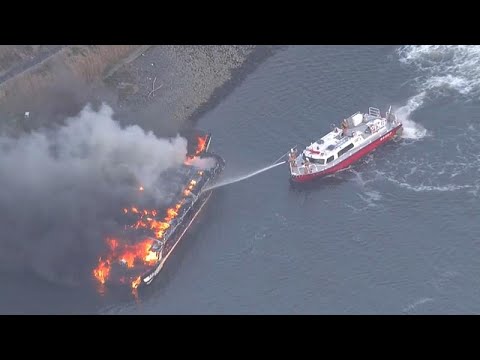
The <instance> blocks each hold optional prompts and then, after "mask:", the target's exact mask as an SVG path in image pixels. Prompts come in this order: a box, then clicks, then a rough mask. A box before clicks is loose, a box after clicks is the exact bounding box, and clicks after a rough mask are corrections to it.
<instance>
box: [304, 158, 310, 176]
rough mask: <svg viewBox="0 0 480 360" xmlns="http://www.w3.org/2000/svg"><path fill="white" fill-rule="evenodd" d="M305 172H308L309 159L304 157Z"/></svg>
mask: <svg viewBox="0 0 480 360" xmlns="http://www.w3.org/2000/svg"><path fill="white" fill-rule="evenodd" d="M305 172H306V173H307V174H310V160H308V158H306V159H305Z"/></svg>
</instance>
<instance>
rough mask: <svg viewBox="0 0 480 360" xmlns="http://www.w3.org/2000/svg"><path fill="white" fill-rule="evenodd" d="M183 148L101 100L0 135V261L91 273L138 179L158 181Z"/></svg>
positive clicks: (65, 275)
mask: <svg viewBox="0 0 480 360" xmlns="http://www.w3.org/2000/svg"><path fill="white" fill-rule="evenodd" d="M186 154H187V141H186V139H184V138H181V137H176V138H173V139H169V140H168V139H160V138H157V137H156V136H155V135H154V134H153V133H151V132H145V131H143V130H142V129H141V128H140V127H138V126H136V125H135V126H128V127H125V128H122V127H120V125H119V124H118V123H117V122H115V121H114V120H113V111H112V109H111V108H110V107H109V106H107V105H105V104H103V105H102V106H101V107H100V109H99V111H93V110H92V108H91V107H90V106H86V107H85V108H84V109H83V110H82V111H81V112H80V113H79V115H78V116H75V117H73V118H70V119H67V121H66V123H65V125H63V126H60V127H57V128H55V129H53V130H52V129H51V130H41V131H36V132H32V133H29V134H23V135H21V136H20V137H18V138H9V137H5V136H3V137H0V172H1V176H0V212H1V214H2V216H0V226H1V228H2V236H1V238H0V260H1V264H2V265H5V266H10V267H18V266H23V265H25V266H27V267H30V268H33V269H34V270H35V271H36V272H37V273H38V274H40V275H42V276H44V277H46V278H48V279H50V280H52V281H60V282H65V283H72V282H75V281H76V280H78V278H79V273H81V272H82V271H84V270H85V271H87V272H88V274H90V272H89V269H91V268H90V267H89V265H90V264H89V261H90V260H92V261H93V260H96V259H97V256H98V253H99V249H100V247H102V246H103V239H104V236H105V235H106V234H108V233H109V232H110V231H114V230H116V228H117V227H119V224H118V223H117V221H116V216H117V214H118V213H119V211H120V209H121V208H122V206H124V205H125V204H128V203H130V202H131V201H132V198H133V197H135V196H138V191H137V189H138V185H139V184H141V185H143V186H144V187H145V189H149V188H153V189H155V188H158V187H157V186H156V182H157V181H158V179H159V176H160V175H161V173H162V172H163V171H164V170H166V169H168V168H171V167H175V166H178V165H180V164H182V163H183V161H184V159H185V156H186ZM145 193H147V191H145ZM157 195H158V192H157Z"/></svg>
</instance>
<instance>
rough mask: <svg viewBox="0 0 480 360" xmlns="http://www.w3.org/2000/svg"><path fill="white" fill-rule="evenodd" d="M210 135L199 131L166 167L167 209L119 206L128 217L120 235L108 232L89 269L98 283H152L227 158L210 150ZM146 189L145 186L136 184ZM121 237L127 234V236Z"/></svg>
mask: <svg viewBox="0 0 480 360" xmlns="http://www.w3.org/2000/svg"><path fill="white" fill-rule="evenodd" d="M210 141H211V135H210V134H206V135H205V136H197V141H196V148H195V149H194V151H193V153H189V155H187V158H186V159H185V162H184V164H183V165H182V166H180V167H178V168H175V169H172V170H170V171H167V172H166V174H165V176H166V179H164V180H166V181H165V183H167V184H169V186H170V187H171V188H173V191H171V194H172V196H171V198H170V199H168V200H167V202H168V203H169V204H170V206H169V207H166V208H165V209H140V208H138V207H130V208H125V209H123V211H122V212H123V215H124V216H125V217H126V218H127V219H129V220H130V221H129V222H128V223H129V225H128V226H126V229H125V233H124V235H123V236H122V241H120V240H119V239H118V238H108V239H106V243H107V246H108V254H107V255H106V256H103V257H101V258H100V259H99V262H98V265H97V267H96V268H95V269H94V270H93V275H94V277H95V279H96V280H97V281H98V282H99V283H100V284H101V285H120V284H125V285H128V286H131V287H132V289H134V290H135V289H137V288H138V287H140V286H141V285H148V284H150V283H151V282H152V281H153V279H154V278H155V276H156V275H158V274H159V272H160V270H161V269H162V267H163V266H164V263H165V261H166V260H167V258H168V257H169V256H170V255H171V254H172V252H173V250H174V249H175V247H176V246H177V245H178V243H179V242H180V240H181V239H182V237H183V236H184V235H185V233H186V232H187V230H188V229H189V227H190V226H191V224H192V223H193V222H194V220H195V219H196V217H197V216H198V214H199V213H200V211H201V209H202V208H203V207H204V206H205V204H206V203H207V201H208V200H209V198H210V196H211V195H212V191H213V190H208V191H202V189H204V188H205V186H206V185H208V184H211V183H212V182H213V181H214V180H215V179H216V178H217V177H218V175H219V174H220V173H221V172H222V170H223V168H224V166H225V162H224V160H223V159H222V158H221V157H220V156H218V155H217V154H215V153H212V152H208V148H209V146H210ZM203 160H205V161H208V162H209V164H210V165H209V166H208V167H205V168H202V169H199V168H198V167H196V166H193V163H194V162H195V161H203ZM139 190H140V191H144V189H143V187H140V188H139ZM125 239H128V241H127V240H125Z"/></svg>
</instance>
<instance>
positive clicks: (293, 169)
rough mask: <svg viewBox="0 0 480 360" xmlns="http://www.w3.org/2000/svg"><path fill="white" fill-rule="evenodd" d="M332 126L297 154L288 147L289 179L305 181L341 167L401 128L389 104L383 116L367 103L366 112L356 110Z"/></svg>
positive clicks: (365, 153) (373, 148)
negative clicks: (339, 125)
mask: <svg viewBox="0 0 480 360" xmlns="http://www.w3.org/2000/svg"><path fill="white" fill-rule="evenodd" d="M332 127H333V130H332V131H330V132H329V133H328V134H326V135H325V136H323V137H322V138H320V139H319V140H317V141H315V142H313V143H311V144H310V145H309V146H307V147H306V148H305V149H304V150H303V151H302V152H301V153H300V154H297V151H296V149H295V148H293V149H291V150H290V155H289V161H288V163H289V168H290V176H291V180H292V181H294V182H307V181H310V180H313V179H316V178H319V177H322V176H325V175H329V174H333V173H335V172H337V171H338V170H341V169H344V168H346V167H348V166H349V165H351V164H353V163H354V162H356V161H358V160H360V159H361V158H362V157H364V156H365V155H367V154H369V153H370V152H372V151H373V150H375V149H376V148H377V147H379V146H380V145H382V144H384V143H386V142H387V141H389V140H391V139H393V138H394V137H395V136H396V135H397V134H400V133H401V131H402V130H403V127H402V123H401V122H400V121H399V120H398V119H397V117H396V116H395V114H393V113H392V107H390V108H389V109H388V111H387V112H386V114H385V116H382V115H381V113H380V110H379V109H377V108H373V107H370V108H369V109H368V113H365V114H362V113H361V112H357V113H355V114H353V115H352V116H350V117H348V118H347V119H344V120H343V121H342V124H341V128H339V127H337V126H336V125H333V126H332Z"/></svg>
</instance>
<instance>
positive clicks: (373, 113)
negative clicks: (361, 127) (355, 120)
mask: <svg viewBox="0 0 480 360" xmlns="http://www.w3.org/2000/svg"><path fill="white" fill-rule="evenodd" d="M368 115H371V116H375V117H380V109H377V108H374V107H369V108H368Z"/></svg>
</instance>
